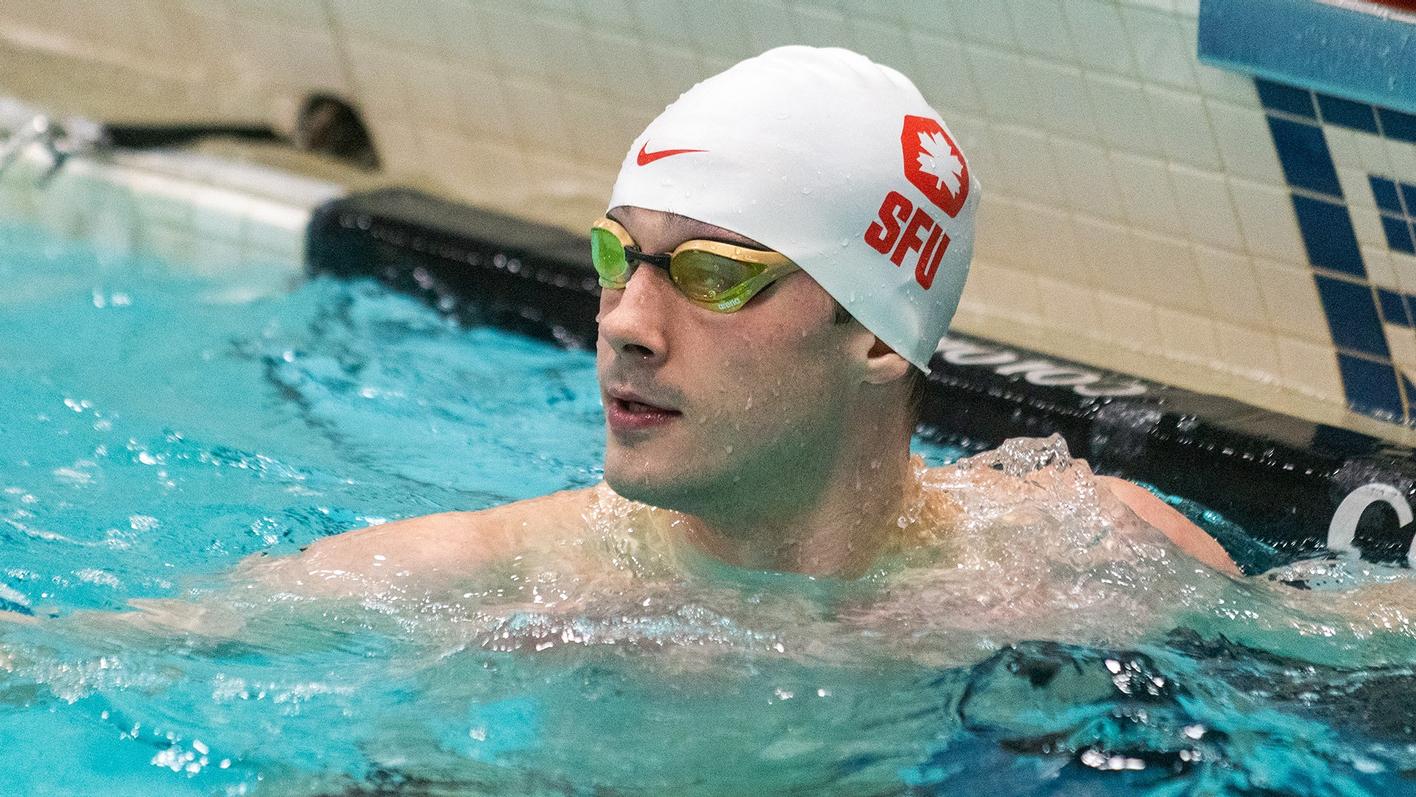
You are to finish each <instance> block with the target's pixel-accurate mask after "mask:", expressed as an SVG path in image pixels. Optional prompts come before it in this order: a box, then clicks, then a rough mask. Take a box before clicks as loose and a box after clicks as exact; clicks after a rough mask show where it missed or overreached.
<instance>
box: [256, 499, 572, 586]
mask: <svg viewBox="0 0 1416 797" xmlns="http://www.w3.org/2000/svg"><path fill="white" fill-rule="evenodd" d="M594 493H595V488H593V487H589V488H585V489H580V490H564V491H562V492H558V493H552V494H550V495H544V496H541V497H539V498H531V499H527V500H524V501H515V502H513V503H510V504H502V505H501V506H495V507H490V508H488V509H483V510H480V511H476V512H440V513H438V514H434V515H424V516H422V517H416V518H408V519H405V520H398V521H394V522H391V523H384V524H382V525H378V526H370V527H368V528H363V529H357V530H355V531H347V532H344V533H343V534H338V535H335V536H333V537H326V538H324V539H321V540H318V541H316V542H315V543H313V544H312V545H310V546H309V547H307V548H306V549H305V550H303V551H302V552H301V553H300V555H299V556H296V557H291V558H290V559H288V560H284V561H282V562H281V564H280V565H279V567H278V568H277V569H278V570H280V571H289V572H297V573H301V574H305V575H310V574H319V573H337V574H350V575H364V576H378V575H380V574H383V573H388V574H390V575H391V574H394V573H397V572H406V573H409V574H411V575H415V576H431V575H436V574H438V573H442V572H453V573H458V572H466V571H467V570H468V569H470V568H475V567H476V566H478V565H480V564H485V563H487V562H490V561H494V560H497V559H502V558H506V557H509V556H513V555H515V554H516V553H517V552H518V551H519V550H522V549H523V548H525V547H527V546H530V545H533V544H535V542H536V541H537V538H538V537H545V538H553V537H556V536H557V535H561V534H566V533H574V532H576V531H578V530H579V529H580V528H582V527H583V526H584V522H585V521H584V515H585V513H586V511H587V510H588V509H589V508H590V504H591V502H592V501H593V500H594ZM257 567H260V565H257ZM282 580H287V579H282Z"/></svg>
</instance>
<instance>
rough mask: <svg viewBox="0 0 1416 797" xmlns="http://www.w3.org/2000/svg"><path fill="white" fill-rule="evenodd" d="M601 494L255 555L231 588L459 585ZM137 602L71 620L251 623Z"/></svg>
mask: <svg viewBox="0 0 1416 797" xmlns="http://www.w3.org/2000/svg"><path fill="white" fill-rule="evenodd" d="M594 489H595V488H593V487H592V488H587V489H584V490H566V491H563V492H559V493H552V494H551V495H546V496H542V497H540V498H533V499H530V500H526V501H517V502H514V503H511V504H504V505H502V506H497V507H492V508H490V509H484V510H481V511H479V512H443V513H439V514H436V515H425V516H423V517H417V518H409V519H407V520H399V521H395V522H392V523H385V524H383V525H379V526H370V527H369V528H364V529H358V530H356V531H348V532H345V533H343V534H338V535H335V536H333V537H325V538H323V539H321V540H318V541H316V542H314V543H313V544H311V545H309V546H308V547H306V548H305V549H304V550H303V551H302V552H301V553H300V554H298V555H296V556H287V557H281V558H278V559H270V558H263V557H262V556H261V555H260V554H255V555H252V556H249V557H247V558H246V559H244V560H243V561H242V562H241V563H240V564H239V565H237V568H236V572H235V574H234V578H233V582H234V583H233V584H232V585H231V586H232V588H233V589H257V590H262V589H263V590H267V591H271V592H277V591H278V592H290V593H295V594H301V595H306V596H310V597H336V598H337V597H349V596H357V595H368V594H370V593H375V592H378V591H379V590H380V588H381V587H384V586H388V585H391V584H395V583H398V582H403V583H409V582H413V583H422V582H429V581H432V580H434V579H436V578H438V577H439V576H449V577H454V578H455V577H457V576H459V575H465V574H466V573H468V572H469V571H471V570H475V569H476V568H477V567H478V566H480V565H485V564H488V563H490V562H493V561H496V560H498V559H506V558H510V557H512V556H515V555H516V554H517V553H519V552H521V551H523V550H524V549H525V548H526V547H527V545H528V544H529V543H531V542H532V541H533V539H534V538H535V537H536V536H538V535H542V534H544V535H546V536H550V535H552V534H554V533H555V532H556V531H558V530H562V529H568V528H570V527H571V526H572V524H576V523H583V521H582V520H581V518H582V516H583V513H584V511H585V509H586V508H588V506H589V502H590V501H591V500H593V495H592V493H593V491H594ZM204 603H205V602H204ZM128 604H129V606H130V607H131V609H133V610H134V611H124V612H106V611H104V612H98V611H94V612H90V611H84V612H76V613H75V614H74V615H73V616H72V617H74V618H78V620H77V621H79V622H92V623H108V622H120V623H124V624H127V625H133V626H137V627H141V628H146V629H148V630H151V631H157V632H161V633H184V634H197V635H201V636H214V637H227V636H234V635H235V634H236V633H237V632H239V631H240V628H241V626H242V624H243V621H242V618H241V617H240V616H238V615H235V614H233V613H231V612H230V611H228V610H227V609H226V607H225V606H224V605H223V601H222V600H221V599H220V598H219V597H218V598H216V599H214V600H212V601H210V603H209V604H208V605H203V604H197V603H193V602H191V601H188V600H185V599H182V598H143V599H136V600H131V601H129V602H128ZM41 620H42V618H39V617H33V616H28V615H24V614H20V613H18V612H10V611H0V623H14V624H26V625H28V624H34V623H38V622H41ZM73 621H74V620H72V619H71V622H73Z"/></svg>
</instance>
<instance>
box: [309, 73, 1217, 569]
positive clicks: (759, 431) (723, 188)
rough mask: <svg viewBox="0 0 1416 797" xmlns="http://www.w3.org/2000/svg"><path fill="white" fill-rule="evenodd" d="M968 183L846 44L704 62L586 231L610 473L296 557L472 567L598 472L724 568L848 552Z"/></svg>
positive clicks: (812, 562) (904, 406)
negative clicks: (721, 64) (596, 296)
mask: <svg viewBox="0 0 1416 797" xmlns="http://www.w3.org/2000/svg"><path fill="white" fill-rule="evenodd" d="M979 199H980V188H979V183H978V181H977V179H976V178H975V176H974V175H973V174H972V173H971V172H970V169H969V166H968V162H967V160H966V158H965V157H964V154H963V153H962V152H961V151H960V149H959V147H958V146H957V144H956V143H955V141H954V139H953V137H952V136H951V134H950V133H949V131H948V129H947V127H945V125H944V123H943V121H942V120H941V119H940V118H939V115H938V114H937V113H936V112H935V111H934V110H933V109H932V108H930V107H929V105H928V104H927V103H926V102H925V100H924V99H923V97H922V96H921V95H920V94H919V92H918V91H917V90H916V89H915V87H914V86H913V84H912V83H910V81H909V80H908V79H906V78H905V77H904V76H903V75H900V74H899V73H898V72H895V71H894V70H892V69H889V68H887V67H883V66H880V65H878V64H875V63H873V62H871V61H869V60H868V59H866V58H864V57H863V56H860V55H857V54H855V53H851V52H848V51H845V50H839V49H816V48H808V47H784V48H779V49H776V50H772V51H770V52H768V53H765V54H763V55H761V56H758V57H756V58H752V59H748V60H747V61H744V62H742V63H739V64H737V65H736V66H734V67H732V68H731V69H729V70H727V71H726V72H724V73H722V74H719V75H717V76H715V77H713V78H710V79H708V80H706V81H704V82H702V83H700V84H698V85H697V86H695V87H693V88H692V89H691V90H689V91H688V92H687V93H685V94H684V95H683V96H682V97H680V98H679V99H678V100H677V101H676V102H675V103H674V104H672V105H671V106H669V107H668V108H667V109H666V110H665V111H664V112H663V113H662V114H661V115H660V116H659V117H658V118H657V119H655V120H654V121H653V122H652V123H651V124H650V125H649V127H648V128H647V129H646V130H645V131H644V132H643V133H642V134H641V135H640V136H639V137H638V138H637V139H636V140H635V141H634V143H633V145H632V146H631V148H630V151H629V153H628V155H627V156H626V158H625V160H624V163H623V165H622V167H621V170H620V174H619V177H618V179H617V181H616V183H615V187H614V190H613V194H612V197H611V199H610V203H609V205H610V209H609V211H608V212H607V214H606V216H605V218H603V219H601V220H600V221H599V222H597V223H596V224H595V225H594V228H593V230H592V246H593V249H594V257H595V263H596V268H597V270H598V271H599V274H600V281H601V284H602V285H603V286H604V290H603V292H602V294H601V299H600V312H599V317H598V320H599V324H600V328H599V339H598V341H597V347H596V349H597V351H596V354H597V367H598V375H599V380H600V389H601V394H602V399H603V402H604V405H605V412H606V418H607V426H608V439H607V445H606V451H605V484H604V485H601V486H600V487H598V488H591V489H585V490H575V491H567V492H562V493H557V494H554V495H550V496H546V497H542V498H537V499H533V500H528V501H521V502H517V503H513V504H509V505H505V506H500V507H495V508H492V509H487V510H484V511H480V512H450V513H444V514H438V515H431V516H427V517H421V518H415V519H410V520H404V521H399V522H394V523H388V524H385V525H382V526H377V527H373V528H368V529H362V530H359V531H355V532H351V533H346V534H342V535H339V536H336V537H331V538H327V539H323V540H320V541H318V542H316V543H315V544H314V545H312V546H310V547H309V549H307V550H306V551H304V552H303V553H302V554H301V555H300V557H298V558H297V559H295V560H292V561H291V562H290V563H289V564H290V565H292V566H293V567H294V569H295V571H297V572H299V573H311V574H315V573H323V574H327V575H328V574H345V575H362V576H368V577H374V578H379V577H380V574H393V573H402V574H420V573H425V574H432V573H433V572H434V571H440V572H443V573H446V574H449V575H451V574H457V573H466V572H467V571H468V570H469V569H471V568H475V567H476V566H477V565H478V564H480V563H485V562H488V561H491V560H495V559H500V558H505V557H509V556H514V555H516V554H517V553H518V552H519V551H521V550H523V549H524V548H526V547H527V546H536V545H538V542H543V541H544V540H547V539H553V538H554V539H574V538H575V536H576V535H583V534H585V533H586V530H587V522H588V521H587V515H588V514H589V513H590V512H591V509H592V505H593V504H594V503H595V502H596V500H597V497H596V496H597V493H598V492H599V491H604V490H606V489H609V490H613V491H614V493H616V494H618V496H621V497H622V498H623V499H628V500H629V501H631V502H638V503H639V504H643V505H647V506H648V507H656V508H658V509H656V510H653V511H655V512H657V513H658V514H659V515H660V516H661V517H662V518H663V519H664V520H665V523H666V524H667V526H666V527H667V528H671V529H672V532H671V533H672V534H673V535H674V536H675V537H676V538H677V539H678V541H679V542H682V543H685V544H687V545H691V546H693V547H694V548H696V549H697V550H698V551H699V552H701V553H705V554H708V555H711V556H712V557H716V558H717V559H719V560H721V561H723V562H726V563H729V564H732V565H737V566H741V567H744V568H752V569H759V570H773V571H790V572H799V573H805V574H811V575H823V576H839V577H846V578H849V577H852V576H856V575H859V574H861V573H863V572H865V571H866V570H867V569H868V568H869V567H870V566H871V564H872V562H873V561H875V560H876V558H877V555H878V554H879V553H880V552H881V551H882V550H884V549H885V548H886V547H887V546H888V545H890V544H891V541H892V540H893V539H894V537H895V535H898V534H899V530H900V523H899V519H900V518H901V516H902V510H903V507H904V505H905V502H906V501H907V497H908V496H909V495H911V494H912V491H913V484H912V483H913V482H914V481H915V480H916V479H917V476H916V474H914V473H913V472H912V469H911V460H910V453H909V445H910V436H911V433H912V430H913V426H914V420H915V419H914V412H913V394H914V393H915V391H916V389H917V387H918V385H917V383H918V381H919V380H921V379H922V378H923V376H924V371H925V370H927V369H928V366H929V359H930V356H931V355H932V354H933V352H934V350H935V347H936V346H937V345H938V343H939V340H940V339H941V338H942V336H943V335H944V333H945V331H946V329H947V327H948V323H949V319H950V317H951V316H952V315H953V312H954V310H955V307H956V306H957V303H958V299H959V295H960V292H961V291H962V289H963V283H964V277H965V274H966V272H967V269H968V265H969V260H970V258H971V256H972V249H973V237H974V216H975V210H976V208H977V205H978V202H979ZM474 455H475V452H469V456H474ZM1100 481H1101V483H1102V484H1104V485H1105V487H1106V488H1107V489H1109V490H1110V491H1111V492H1112V493H1113V494H1114V495H1115V496H1116V497H1117V498H1119V499H1120V500H1121V501H1122V502H1124V504H1125V505H1127V506H1129V508H1130V509H1131V510H1132V511H1133V512H1135V513H1136V514H1137V515H1138V516H1139V517H1140V518H1141V519H1143V520H1145V521H1146V522H1147V523H1149V524H1151V525H1153V526H1155V527H1156V528H1158V529H1160V530H1161V531H1163V532H1164V533H1165V535H1166V536H1167V537H1169V539H1170V540H1171V541H1172V542H1173V543H1174V545H1175V546H1176V547H1178V548H1179V549H1180V550H1181V551H1183V552H1185V553H1186V554H1188V555H1190V556H1192V557H1194V558H1195V559H1197V560H1198V561H1200V562H1203V563H1204V564H1206V565H1208V566H1210V567H1213V568H1216V569H1220V570H1222V571H1225V572H1229V573H1237V572H1238V570H1237V568H1236V567H1235V566H1234V564H1233V562H1232V561H1231V560H1230V559H1229V557H1228V556H1227V555H1226V554H1225V552H1224V550H1223V549H1222V548H1221V547H1220V546H1219V545H1218V544H1217V543H1216V542H1215V541H1214V540H1213V539H1211V538H1210V537H1209V536H1207V535H1206V534H1205V533H1204V532H1203V531H1201V530H1200V529H1199V528H1198V527H1196V526H1194V525H1193V524H1191V523H1189V522H1188V521H1187V520H1186V519H1185V518H1184V517H1183V516H1181V515H1180V514H1179V513H1178V512H1176V511H1175V510H1173V509H1171V508H1170V507H1169V506H1167V505H1165V504H1164V503H1163V502H1161V501H1159V500H1157V499H1156V498H1155V497H1153V496H1152V495H1151V494H1150V493H1148V492H1147V491H1145V490H1144V489H1142V488H1140V487H1137V486H1135V485H1132V484H1130V483H1128V482H1125V481H1122V480H1119V479H1112V478H1105V477H1103V478H1101V479H1100ZM998 489H1008V487H1007V485H1006V484H1003V483H1002V482H1000V484H999V486H998ZM940 516H941V515H935V517H940ZM942 516H947V512H945V513H944V515H942ZM286 572H290V570H289V569H286Z"/></svg>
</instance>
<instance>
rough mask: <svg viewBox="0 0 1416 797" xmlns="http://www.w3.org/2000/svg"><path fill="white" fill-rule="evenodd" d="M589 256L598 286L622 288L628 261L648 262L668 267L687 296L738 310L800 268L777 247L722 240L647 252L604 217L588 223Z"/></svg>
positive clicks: (628, 272)
mask: <svg viewBox="0 0 1416 797" xmlns="http://www.w3.org/2000/svg"><path fill="white" fill-rule="evenodd" d="M590 258H591V260H593V261H594V263H595V271H596V272H597V273H598V274H599V275H600V285H601V286H602V287H605V288H609V289H611V290H623V289H624V287H625V286H627V285H628V284H629V278H630V275H631V274H633V272H634V269H633V268H631V266H630V264H631V263H648V264H649V265H651V266H658V267H659V268H662V269H665V270H667V271H668V272H669V279H671V280H672V281H673V283H674V286H675V287H676V288H678V291H679V293H682V294H683V295H684V296H685V297H687V299H688V300H689V301H691V302H693V303H694V304H696V305H698V306H699V307H704V308H707V309H709V310H713V311H716V312H719V313H735V312H737V311H738V310H741V309H742V307H743V305H745V304H747V302H748V300H750V299H751V298H752V297H753V296H756V295H757V293H758V292H759V291H761V290H762V289H763V288H766V287H767V286H768V285H771V284H772V283H773V282H776V281H777V280H779V279H781V278H782V277H784V276H786V275H787V274H790V273H792V272H793V271H796V270H797V269H798V268H799V266H797V264H795V263H793V262H792V261H791V260H788V259H787V256H786V255H783V254H781V253H779V252H772V251H766V250H762V249H749V248H747V247H745V246H736V245H734V244H729V243H723V242H722V241H708V240H692V241H684V242H683V243H681V244H679V245H678V247H676V248H675V249H674V251H673V252H671V253H670V254H667V255H663V254H659V255H651V254H648V253H646V252H641V251H640V250H639V248H638V247H636V246H635V245H634V239H633V238H631V237H629V233H628V232H627V231H626V230H625V229H624V227H622V226H620V224H619V222H617V221H615V220H614V219H612V218H609V217H608V216H606V217H605V218H602V219H600V220H599V221H597V222H595V223H594V224H593V225H591V227H590Z"/></svg>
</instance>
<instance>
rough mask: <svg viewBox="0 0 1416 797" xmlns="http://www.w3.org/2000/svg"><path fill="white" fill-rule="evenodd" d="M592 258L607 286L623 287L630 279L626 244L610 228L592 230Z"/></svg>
mask: <svg viewBox="0 0 1416 797" xmlns="http://www.w3.org/2000/svg"><path fill="white" fill-rule="evenodd" d="M590 259H591V260H592V261H593V262H594V263H595V272H596V273H598V274H599V275H600V285H601V286H603V287H605V288H623V287H624V286H625V283H626V282H628V281H629V261H628V260H626V259H625V256H624V244H622V243H620V240H619V238H616V237H615V234H614V233H612V232H610V231H609V230H602V229H599V228H596V229H593V230H591V231H590Z"/></svg>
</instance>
